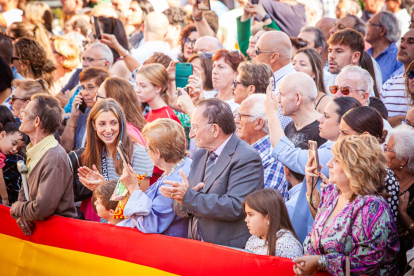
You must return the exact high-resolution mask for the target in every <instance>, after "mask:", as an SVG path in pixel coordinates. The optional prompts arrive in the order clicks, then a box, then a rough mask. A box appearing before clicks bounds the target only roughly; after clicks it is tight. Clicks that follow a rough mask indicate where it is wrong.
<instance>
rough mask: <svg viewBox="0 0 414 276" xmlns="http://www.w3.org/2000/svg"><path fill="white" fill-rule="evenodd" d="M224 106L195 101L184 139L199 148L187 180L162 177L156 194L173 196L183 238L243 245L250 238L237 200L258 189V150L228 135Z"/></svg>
mask: <svg viewBox="0 0 414 276" xmlns="http://www.w3.org/2000/svg"><path fill="white" fill-rule="evenodd" d="M235 129H236V127H235V123H234V119H233V114H232V112H231V109H230V106H229V105H228V104H227V103H225V102H223V101H221V100H219V99H217V98H212V99H204V100H201V101H199V102H198V104H197V105H196V108H195V109H194V112H193V116H192V118H191V132H190V137H191V138H192V139H194V141H195V142H196V144H197V147H199V148H200V149H199V150H198V151H197V152H196V153H195V154H194V156H193V163H192V165H191V171H190V174H189V176H188V179H187V178H186V177H185V175H184V173H181V176H182V177H183V183H179V182H176V181H167V180H166V181H164V183H165V184H169V185H171V187H169V186H162V187H161V193H162V194H163V195H164V196H166V197H169V198H172V199H174V201H173V203H172V208H173V210H174V212H175V213H176V214H177V215H178V216H180V217H186V216H189V217H190V218H191V220H190V225H189V237H190V238H193V239H198V240H203V241H206V242H211V243H214V244H220V245H226V246H232V247H239V248H243V247H244V246H245V245H246V242H247V240H248V238H249V237H250V234H249V230H248V229H247V227H246V223H245V222H244V213H243V210H242V202H243V200H244V198H245V197H246V196H247V195H248V194H249V193H251V192H253V191H256V190H259V189H263V187H264V184H263V183H264V180H263V165H262V161H261V158H260V155H259V153H258V152H257V151H256V150H255V149H254V148H252V147H251V146H249V145H248V144H247V143H246V142H244V141H242V140H241V139H239V138H238V137H237V135H236V134H234V131H235Z"/></svg>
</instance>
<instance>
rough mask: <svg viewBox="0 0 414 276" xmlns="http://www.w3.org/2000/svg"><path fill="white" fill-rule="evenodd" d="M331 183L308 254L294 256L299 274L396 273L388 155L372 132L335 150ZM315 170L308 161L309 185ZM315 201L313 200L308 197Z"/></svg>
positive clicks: (396, 244)
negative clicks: (386, 198) (386, 188)
mask: <svg viewBox="0 0 414 276" xmlns="http://www.w3.org/2000/svg"><path fill="white" fill-rule="evenodd" d="M332 153H333V158H332V159H331V160H330V161H329V162H328V164H327V166H328V167H329V168H330V170H329V182H330V184H328V185H327V186H326V187H325V188H324V189H323V191H322V199H321V204H320V205H319V208H318V213H317V215H316V218H315V223H314V224H313V227H312V230H311V232H310V233H309V235H308V236H307V237H306V239H305V242H304V246H303V248H304V253H305V255H306V256H304V257H300V258H296V259H295V260H294V262H295V263H296V265H295V266H294V271H295V273H296V275H299V274H304V275H313V274H314V273H316V272H317V271H321V270H326V271H328V272H329V273H330V274H333V275H373V274H375V275H398V269H397V265H396V261H397V256H398V252H399V250H400V243H399V240H398V232H397V228H396V226H395V221H394V218H393V214H392V212H391V209H390V207H389V205H388V203H387V201H386V200H385V199H384V197H388V195H387V194H386V193H385V186H384V179H385V176H386V175H387V170H386V157H385V154H384V152H383V150H382V148H381V146H380V144H379V143H378V139H377V138H375V137H373V136H372V135H369V134H362V135H353V136H346V137H344V138H341V139H339V140H338V141H337V142H336V143H335V144H334V145H333V147H332ZM315 169H316V166H312V165H311V162H308V164H307V167H306V181H307V182H308V181H311V179H310V178H311V177H310V176H309V175H310V174H311V173H312V171H313V170H315ZM309 200H313V199H309ZM349 273H350V274H349Z"/></svg>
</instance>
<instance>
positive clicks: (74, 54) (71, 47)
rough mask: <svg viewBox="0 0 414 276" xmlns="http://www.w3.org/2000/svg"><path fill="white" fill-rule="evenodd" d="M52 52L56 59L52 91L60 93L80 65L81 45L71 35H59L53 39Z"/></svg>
mask: <svg viewBox="0 0 414 276" xmlns="http://www.w3.org/2000/svg"><path fill="white" fill-rule="evenodd" d="M51 44H52V52H53V55H54V57H55V60H56V67H57V69H56V73H55V80H54V85H53V87H51V93H52V94H54V95H55V94H57V93H59V92H60V91H61V90H62V88H63V87H64V86H66V84H67V83H68V82H69V80H70V78H71V77H72V75H73V74H74V73H75V71H76V69H77V68H78V65H79V53H80V52H79V47H78V45H77V44H76V41H75V40H74V39H73V38H71V37H70V36H65V35H61V36H57V37H54V38H53V40H52V43H51Z"/></svg>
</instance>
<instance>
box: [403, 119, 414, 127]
mask: <svg viewBox="0 0 414 276" xmlns="http://www.w3.org/2000/svg"><path fill="white" fill-rule="evenodd" d="M405 124H406V125H407V126H410V127H414V123H411V122H410V121H408V120H407V119H405Z"/></svg>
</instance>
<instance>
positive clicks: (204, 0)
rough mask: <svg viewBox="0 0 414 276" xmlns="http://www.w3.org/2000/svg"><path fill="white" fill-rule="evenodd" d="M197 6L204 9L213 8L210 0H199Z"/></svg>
mask: <svg viewBox="0 0 414 276" xmlns="http://www.w3.org/2000/svg"><path fill="white" fill-rule="evenodd" d="M197 8H198V9H199V10H202V11H203V10H204V11H208V10H211V6H210V0H197Z"/></svg>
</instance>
